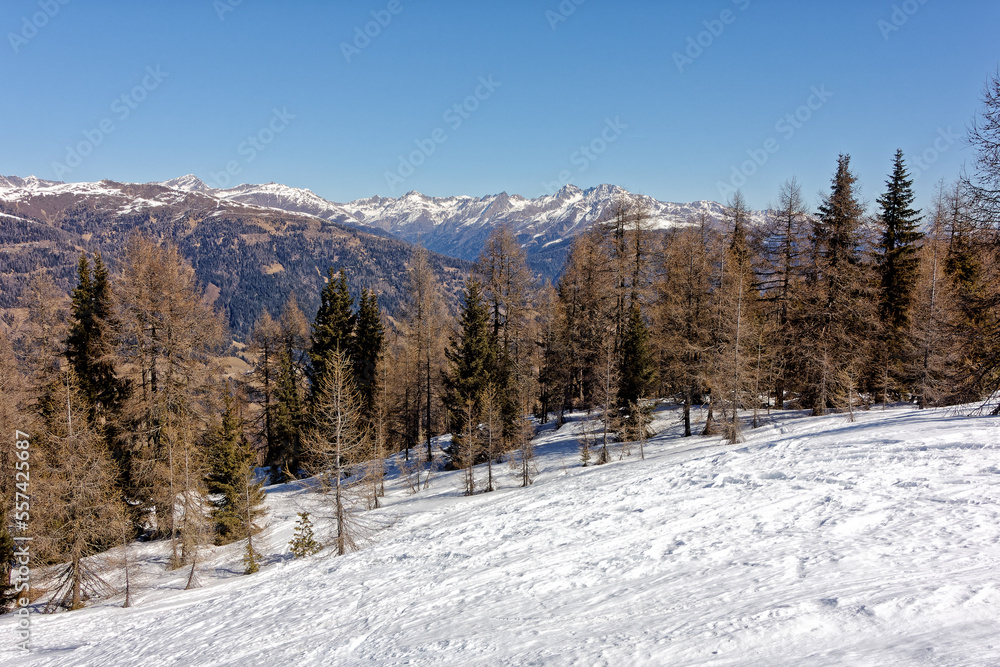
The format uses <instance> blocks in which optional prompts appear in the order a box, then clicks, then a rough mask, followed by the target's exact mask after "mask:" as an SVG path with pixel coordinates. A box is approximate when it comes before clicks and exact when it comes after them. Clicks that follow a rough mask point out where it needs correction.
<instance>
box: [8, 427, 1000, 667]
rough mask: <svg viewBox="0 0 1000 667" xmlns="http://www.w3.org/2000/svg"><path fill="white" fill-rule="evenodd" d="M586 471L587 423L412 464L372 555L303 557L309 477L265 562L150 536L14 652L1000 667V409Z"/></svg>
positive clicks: (396, 486)
mask: <svg viewBox="0 0 1000 667" xmlns="http://www.w3.org/2000/svg"><path fill="white" fill-rule="evenodd" d="M658 416H659V419H658V421H657V426H658V427H659V428H661V429H663V431H662V432H661V434H660V435H659V436H657V437H656V438H655V439H653V440H652V441H650V442H649V443H647V445H646V459H645V460H640V459H639V457H638V452H637V451H636V450H635V449H633V453H632V456H631V457H627V458H625V459H623V460H621V461H619V460H618V456H617V455H618V446H617V445H616V446H615V448H614V454H615V456H614V459H615V460H614V462H613V463H611V464H608V465H606V466H602V467H588V468H581V467H579V455H578V451H577V444H578V443H577V440H576V438H577V435H578V434H579V430H580V421H579V420H580V419H582V418H583V415H573V417H572V418H573V420H575V421H571V422H570V423H568V424H566V425H564V426H563V427H562V428H560V429H558V430H555V429H554V428H553V426H551V425H549V426H546V427H543V429H542V431H541V433H540V435H539V437H538V438H537V440H536V452H537V468H538V474H537V477H536V481H535V483H534V485H532V486H531V487H529V488H526V489H522V488H517V487H516V481H515V480H514V479H513V478H512V477H510V476H508V475H507V474H506V471H504V472H503V474H502V475H501V477H502V488H501V489H500V490H498V491H496V492H494V493H491V494H482V495H476V496H473V497H465V496H462V495H461V492H460V488H461V482H460V479H459V477H458V473H443V472H437V473H435V474H434V475H433V476H432V477H431V480H430V485H429V488H427V489H425V490H422V491H420V492H418V493H416V494H410V493H409V492H408V491H407V490H406V485H405V484H404V483H403V482H402V481H401V479H400V477H399V475H398V472H397V471H396V469H395V467H394V466H392V470H393V471H394V473H395V474H394V475H393V476H392V477H391V478H390V483H389V484H388V493H387V497H386V506H385V507H384V508H382V509H379V510H375V511H373V512H369V513H367V514H366V518H367V521H368V523H369V525H370V526H373V527H376V528H377V530H376V531H375V532H374V533H373V534H372V536H371V539H370V540H369V542H368V544H367V545H366V546H365V547H364V548H363V549H362V550H360V551H358V552H355V553H352V554H349V555H347V556H345V557H340V558H338V557H334V556H331V555H329V553H327V552H323V553H321V554H319V555H317V556H313V557H310V558H307V559H304V560H299V561H293V560H289V559H288V556H287V554H286V546H285V544H286V542H287V540H288V538H289V536H290V534H291V525H292V522H293V520H294V516H295V512H296V511H299V509H300V508H303V507H306V508H311V509H313V510H314V511H315V510H316V508H317V505H316V503H317V502H321V500H320V499H319V498H317V497H316V496H315V495H314V494H309V493H307V492H305V491H303V490H301V489H299V488H297V487H293V486H280V487H271V488H270V489H269V494H268V498H269V504H270V507H271V511H272V514H271V522H272V526H271V528H270V531H269V533H270V537H269V542H270V547H269V552H270V561H271V564H270V565H269V566H267V567H265V568H264V569H263V570H262V571H261V572H260V573H258V574H255V575H252V576H248V577H241V576H237V575H236V574H235V573H236V571H237V570H238V569H239V568H240V549H239V547H238V545H234V546H230V547H226V548H219V549H214V550H212V552H211V555H210V557H209V560H208V561H206V564H205V565H204V566H203V569H202V574H201V579H202V583H203V584H204V586H203V587H202V588H200V589H198V590H195V591H187V592H185V591H181V590H179V589H180V588H181V587H183V583H184V581H183V574H182V573H177V572H175V573H164V572H163V570H162V563H163V561H164V560H165V558H166V547H165V545H163V544H159V545H157V544H147V545H141V546H140V547H139V548H137V549H136V550H135V551H136V552H137V553H140V554H141V556H142V558H143V559H144V568H145V570H146V572H147V574H146V583H145V586H146V588H145V590H144V591H143V592H141V593H140V595H139V600H138V605H137V606H136V607H133V608H130V609H122V608H120V606H119V605H120V603H121V601H120V600H118V601H117V602H108V603H99V604H97V605H95V606H94V607H91V608H88V609H84V610H82V611H76V612H70V613H63V614H56V615H52V616H40V615H35V616H33V617H32V637H33V644H34V646H35V648H34V650H33V652H32V653H31V654H30V655H28V656H21V655H19V654H17V653H16V652H15V650H14V649H13V648H12V645H13V643H14V642H13V639H12V636H13V635H12V631H13V627H14V619H12V618H10V617H5V618H0V635H3V636H5V637H7V638H8V639H7V640H6V641H4V642H2V644H0V664H10V665H25V666H27V665H32V666H42V665H60V666H69V665H95V664H102V665H149V664H154V663H155V664H178V665H189V664H190V665H195V664H197V665H233V666H237V665H240V666H242V665H265V664H271V665H285V664H296V665H361V664H381V665H394V664H409V665H432V664H451V665H459V664H460V665H487V664H489V665H496V664H551V665H564V664H565V665H568V664H607V665H642V664H650V665H652V664H656V665H667V664H669V665H761V666H764V665H767V666H774V665H789V666H791V665H795V666H801V665H828V664H844V665H888V664H891V665H917V664H938V665H970V666H971V665H986V664H998V663H1000V639H998V636H1000V635H998V632H997V627H998V626H997V620H996V619H997V618H998V615H1000V589H998V581H997V575H996V573H997V566H998V563H1000V467H998V453H1000V440H998V437H997V436H998V434H1000V418H996V417H964V416H960V415H958V414H956V413H955V412H952V411H944V410H938V411H930V410H928V411H916V410H913V409H910V408H905V407H904V408H897V409H892V410H889V411H885V412H882V411H871V412H865V413H859V415H858V421H857V423H850V422H849V421H848V420H847V417H846V416H845V415H831V416H828V417H821V418H808V417H804V416H803V415H802V413H783V414H781V415H775V416H773V417H772V418H771V419H770V420H769V422H768V423H767V424H766V425H765V426H764V427H762V428H760V429H757V430H754V431H749V430H748V431H747V432H746V435H747V439H746V442H744V443H741V444H738V445H726V444H723V443H722V442H721V441H720V440H719V439H717V438H701V437H696V438H691V439H681V438H677V437H676V435H677V432H676V427H675V426H674V425H673V421H674V419H673V418H674V414H673V413H671V412H669V411H665V412H660V413H658Z"/></svg>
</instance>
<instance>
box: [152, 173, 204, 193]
mask: <svg viewBox="0 0 1000 667" xmlns="http://www.w3.org/2000/svg"><path fill="white" fill-rule="evenodd" d="M160 185H162V186H164V187H167V188H173V189H174V190H184V191H185V192H208V191H210V190H211V189H212V188H210V187H208V186H207V185H205V182H204V181H202V180H201V179H200V178H198V177H197V176H195V175H194V174H187V175H185V176H181V177H179V178H172V179H170V180H169V181H163V182H162V183H160Z"/></svg>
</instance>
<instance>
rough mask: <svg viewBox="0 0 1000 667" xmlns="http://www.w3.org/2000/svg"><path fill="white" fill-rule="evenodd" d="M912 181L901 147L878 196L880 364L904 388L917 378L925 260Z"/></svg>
mask: <svg viewBox="0 0 1000 667" xmlns="http://www.w3.org/2000/svg"><path fill="white" fill-rule="evenodd" d="M912 185H913V181H912V180H911V179H910V178H909V174H908V173H907V171H906V166H905V164H904V163H903V152H902V151H901V150H897V151H896V155H895V158H894V159H893V168H892V174H891V175H890V176H889V180H887V181H886V191H885V194H883V195H882V196H881V197H880V198H879V199H878V204H879V206H880V208H881V212H880V213H879V216H878V222H879V225H880V227H881V238H880V239H879V242H878V245H877V246H876V248H875V256H876V270H877V273H878V279H879V317H880V319H881V322H882V341H881V342H882V354H883V359H882V360H881V364H882V366H883V368H884V369H885V379H886V381H887V382H893V384H896V385H897V386H899V388H900V389H903V388H904V386H905V385H912V383H913V382H914V381H915V379H916V378H915V377H913V376H912V372H913V371H912V369H910V366H911V365H912V363H913V362H914V359H915V355H916V350H915V349H914V347H913V343H912V340H911V338H910V312H911V309H912V305H913V291H914V288H915V285H916V282H917V275H918V269H919V264H920V258H919V256H918V255H917V250H918V243H919V242H920V240H921V239H922V238H923V236H924V235H923V234H922V233H921V232H920V231H919V230H918V229H917V224H918V223H919V222H920V220H921V217H920V215H919V214H920V211H917V210H914V209H913V208H912V205H913V200H914V194H913V189H912Z"/></svg>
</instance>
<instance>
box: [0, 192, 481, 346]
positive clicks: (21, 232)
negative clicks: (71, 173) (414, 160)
mask: <svg viewBox="0 0 1000 667" xmlns="http://www.w3.org/2000/svg"><path fill="white" fill-rule="evenodd" d="M137 232H142V233H145V234H148V235H150V236H153V237H154V238H159V239H164V240H168V241H171V242H173V243H176V244H177V245H178V247H179V248H180V250H181V253H182V254H183V255H184V256H185V257H186V258H187V259H188V260H189V261H190V262H191V263H192V264H193V266H194V268H195V271H196V273H197V275H198V278H199V280H200V281H201V282H202V284H203V285H205V287H206V289H207V291H208V293H209V294H212V295H217V296H215V305H216V306H217V307H219V308H220V309H221V310H222V311H223V312H224V313H225V315H226V316H227V318H228V321H229V324H230V327H231V328H232V330H233V332H234V333H235V334H236V335H238V336H240V335H243V334H245V333H246V332H247V331H248V330H249V328H250V327H251V326H252V325H253V322H254V321H255V320H256V318H257V317H258V316H259V315H260V313H261V312H262V311H263V310H264V309H265V308H266V309H269V310H270V311H271V312H272V313H277V312H280V309H281V306H282V304H283V303H284V301H285V299H286V298H287V297H288V295H289V294H291V293H295V295H296V296H297V297H298V299H299V303H300V305H301V306H302V309H303V311H305V312H306V313H307V315H308V316H310V317H311V316H312V313H313V312H315V310H316V308H317V306H318V304H319V292H320V290H321V288H322V285H323V282H324V280H325V276H326V273H327V269H328V267H330V266H332V267H334V269H335V270H339V269H344V270H346V271H347V273H348V277H349V281H350V285H351V288H352V290H353V291H354V292H355V293H357V292H359V291H360V289H361V288H363V287H364V288H370V289H374V290H375V291H376V293H377V294H378V295H379V304H380V305H381V306H382V307H383V308H384V309H386V310H388V311H389V312H393V311H395V310H396V309H397V308H398V307H399V305H400V304H401V302H402V299H403V297H404V293H405V290H406V280H407V278H406V276H407V269H408V265H409V261H410V257H411V255H412V253H413V250H414V246H412V245H410V244H409V243H406V242H405V241H400V240H398V239H394V238H391V237H390V236H389V235H387V234H385V233H384V232H380V231H378V230H369V231H365V230H359V229H357V228H356V227H351V226H347V225H344V224H341V223H338V222H333V221H330V220H325V219H323V218H320V217H316V216H313V215H306V214H302V213H294V212H293V213H289V212H286V211H282V210H278V209H275V208H269V207H266V206H259V205H256V204H251V203H244V202H239V201H229V200H222V199H220V198H218V197H213V196H209V195H208V194H205V193H204V192H199V191H195V190H178V189H174V188H170V187H167V186H165V185H161V184H155V183H151V184H145V185H137V184H129V183H115V182H112V181H101V182H99V183H72V184H65V183H58V182H53V181H40V180H38V179H34V178H30V179H20V178H16V177H0V266H3V267H4V270H3V271H2V272H0V309H4V308H11V307H13V306H15V305H16V304H17V303H18V300H19V298H20V295H21V292H22V290H23V289H24V286H25V285H26V284H27V282H28V280H29V278H30V276H31V275H32V274H34V273H36V272H38V271H50V272H51V273H52V275H53V277H54V278H55V280H56V282H57V284H58V285H59V286H60V287H62V288H64V289H66V290H69V289H71V288H72V286H73V285H74V284H75V276H76V264H77V261H78V259H79V255H80V253H81V252H83V251H86V252H100V253H101V254H102V255H103V256H104V258H105V260H106V261H107V262H108V263H109V264H110V265H111V266H112V268H114V266H115V264H116V262H117V260H118V259H119V258H120V256H121V252H122V249H123V248H124V246H125V244H126V242H127V239H128V237H129V236H130V235H131V234H134V233H137ZM431 264H432V266H433V267H434V269H435V271H436V272H437V275H438V278H439V279H440V280H441V281H442V283H443V284H444V286H445V289H446V291H447V292H448V294H449V295H451V296H452V297H453V298H455V297H457V294H458V291H459V290H460V288H461V284H462V281H463V280H464V277H465V274H466V273H467V271H468V267H469V265H468V263H467V262H463V261H461V260H456V259H453V258H449V257H444V256H441V255H433V256H432V258H431Z"/></svg>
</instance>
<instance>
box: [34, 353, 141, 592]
mask: <svg viewBox="0 0 1000 667" xmlns="http://www.w3.org/2000/svg"><path fill="white" fill-rule="evenodd" d="M39 413H40V417H41V420H40V421H41V424H40V425H39V426H40V430H37V431H36V432H35V434H33V438H32V440H33V442H34V443H35V448H34V453H33V463H32V466H31V472H32V473H35V474H33V475H32V484H31V488H32V494H31V496H32V498H31V499H32V521H33V522H34V524H33V525H35V526H36V529H37V531H38V532H37V534H36V536H34V537H35V539H34V541H33V542H32V547H33V551H34V553H35V555H36V557H37V558H38V559H39V561H41V562H45V561H48V562H50V563H54V564H58V565H54V566H53V568H51V569H50V571H49V572H48V573H47V575H48V576H47V577H46V578H47V579H48V583H47V584H45V585H44V586H43V587H44V588H46V589H48V591H49V601H48V608H49V609H54V608H55V607H57V606H58V607H64V608H66V609H79V608H80V607H82V606H83V605H84V603H85V602H86V600H87V599H89V598H92V597H106V596H109V595H112V594H113V593H114V589H113V588H112V587H111V586H110V585H109V584H108V583H107V582H106V581H104V580H103V579H102V578H101V576H100V572H99V571H97V570H96V569H95V566H94V564H93V563H91V562H89V561H88V560H87V558H88V557H89V556H92V555H94V554H96V553H98V552H100V551H103V550H104V549H107V548H110V547H111V546H112V545H113V544H114V543H115V542H116V538H117V537H118V534H119V524H118V523H117V520H118V518H119V517H120V516H121V514H120V500H119V496H118V492H117V489H116V488H115V482H116V481H117V471H116V469H115V465H114V461H113V460H112V459H111V456H110V453H109V452H108V449H107V446H106V444H105V441H104V438H103V437H101V434H100V432H99V429H98V428H96V427H95V426H94V424H93V423H92V421H91V418H90V415H89V405H88V402H87V399H86V398H85V397H84V395H83V392H82V391H81V390H80V387H79V384H78V381H77V378H76V374H75V373H74V372H73V371H72V370H69V371H67V372H66V373H63V374H61V376H60V377H59V378H58V379H56V381H54V382H53V383H52V384H51V385H50V386H49V388H48V389H47V391H46V393H45V395H44V396H43V397H42V400H41V402H40V404H39Z"/></svg>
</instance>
